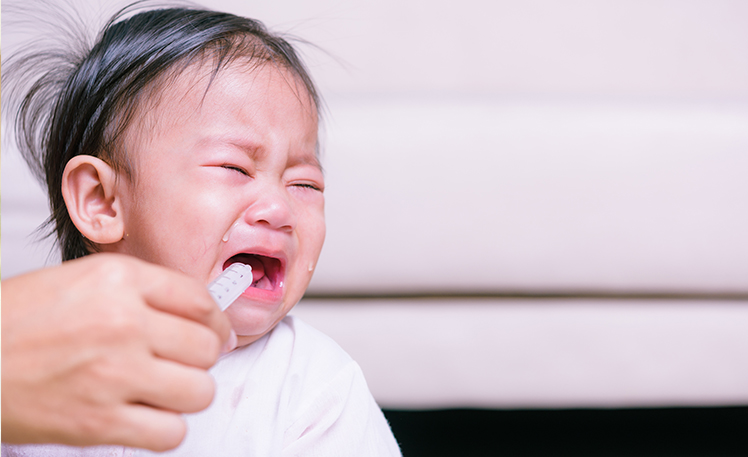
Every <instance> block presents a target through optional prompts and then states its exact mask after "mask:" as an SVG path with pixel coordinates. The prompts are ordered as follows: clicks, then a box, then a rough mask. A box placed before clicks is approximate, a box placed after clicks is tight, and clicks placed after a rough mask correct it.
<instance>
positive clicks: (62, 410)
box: [2, 254, 236, 451]
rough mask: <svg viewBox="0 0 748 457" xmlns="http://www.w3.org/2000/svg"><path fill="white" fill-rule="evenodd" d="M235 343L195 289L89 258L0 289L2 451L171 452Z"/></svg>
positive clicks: (128, 261)
mask: <svg viewBox="0 0 748 457" xmlns="http://www.w3.org/2000/svg"><path fill="white" fill-rule="evenodd" d="M235 344H236V336H235V334H233V332H232V331H231V326H230V323H229V321H228V319H227V318H226V317H225V316H224V315H223V313H221V312H220V310H219V309H218V307H217V306H216V304H215V303H214V302H213V300H212V299H211V297H210V295H209V294H208V292H207V289H206V287H205V285H204V284H200V283H199V282H197V281H195V280H193V279H191V278H189V277H187V276H185V275H182V274H180V273H177V272H174V271H171V270H168V269H166V268H163V267H159V266H156V265H152V264H149V263H146V262H143V261H141V260H138V259H135V258H133V257H128V256H123V255H118V254H94V255H91V256H88V257H85V258H82V259H78V260H74V261H70V262H65V263H63V264H62V265H60V266H57V267H53V268H48V269H44V270H39V271H36V272H33V273H29V274H25V275H21V276H18V277H15V278H11V279H7V280H5V281H3V282H2V389H3V395H2V439H3V442H9V443H42V442H48V443H49V442H55V443H63V444H71V445H79V446H83V445H94V444H122V445H126V446H133V447H142V448H148V449H152V450H157V451H159V450H166V449H170V448H173V447H176V446H177V445H178V444H179V443H180V442H181V441H182V439H183V438H184V434H185V432H186V426H185V423H184V420H183V419H182V417H181V413H189V412H196V411H199V410H202V409H204V408H206V407H207V406H208V405H209V404H210V402H211V401H212V399H213V394H214V390H215V386H214V383H213V379H212V377H211V376H210V374H209V373H208V372H207V371H206V370H207V369H208V368H210V367H211V366H212V365H213V364H214V363H215V362H216V360H217V359H218V357H219V355H220V352H221V351H222V348H223V349H224V351H225V350H228V349H232V348H233V345H235Z"/></svg>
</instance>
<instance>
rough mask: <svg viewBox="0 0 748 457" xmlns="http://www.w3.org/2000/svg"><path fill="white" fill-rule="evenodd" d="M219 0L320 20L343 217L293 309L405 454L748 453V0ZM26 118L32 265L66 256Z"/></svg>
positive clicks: (302, 28)
mask: <svg viewBox="0 0 748 457" xmlns="http://www.w3.org/2000/svg"><path fill="white" fill-rule="evenodd" d="M71 3H76V4H80V9H81V11H82V14H83V16H84V17H86V18H87V20H89V21H90V24H91V27H92V30H93V29H95V28H97V27H98V25H100V24H101V23H103V20H104V19H105V18H106V17H108V15H109V14H111V13H112V12H113V11H115V9H116V8H115V6H117V5H123V4H124V3H123V2H112V1H104V0H101V1H97V0H90V1H87V2H85V1H82V0H81V1H72V0H71ZM203 4H204V5H205V6H208V7H211V8H214V9H219V10H225V11H229V12H233V13H237V14H242V15H246V16H249V17H253V18H257V19H260V20H262V21H263V22H265V24H266V25H268V26H269V27H270V28H271V29H273V30H275V31H281V32H287V33H289V34H291V35H294V36H296V37H299V38H301V39H302V40H304V41H306V42H308V43H303V42H300V43H299V45H298V46H299V49H300V50H301V52H302V54H303V56H304V58H305V60H306V62H307V64H308V66H309V67H310V70H311V72H312V75H313V76H314V78H315V79H316V81H317V83H318V85H319V86H320V89H321V92H322V94H323V97H324V99H325V103H326V106H325V112H324V124H323V133H322V144H323V153H322V161H323V165H324V167H325V171H326V180H327V191H326V198H327V221H328V235H327V241H326V245H325V248H324V250H323V254H322V257H321V258H320V262H319V265H318V268H317V271H316V273H315V278H314V280H313V282H312V285H311V287H310V289H309V291H308V293H307V296H306V297H305V299H304V300H302V302H301V303H300V304H299V305H298V306H297V307H296V308H295V310H294V311H293V313H295V314H297V315H299V316H301V317H302V318H304V319H305V320H307V321H308V322H310V323H311V324H312V325H314V326H316V327H318V328H319V329H321V330H323V331H324V332H326V333H328V334H329V335H331V336H332V337H333V338H335V339H336V340H337V341H338V342H339V343H340V344H341V345H342V346H343V347H344V349H346V350H347V351H348V352H349V353H351V355H352V356H353V357H354V358H355V359H356V360H357V361H358V362H359V364H360V365H361V366H362V368H363V370H364V373H365V374H366V376H367V380H368V382H369V385H370V388H371V390H372V392H373V393H374V395H375V397H376V398H377V400H378V401H379V403H380V405H381V406H382V407H383V408H385V411H386V413H387V416H388V418H389V419H390V421H391V423H392V426H393V429H394V431H395V434H396V436H397V437H398V439H399V440H400V442H401V444H402V446H403V451H404V453H405V455H431V456H435V455H633V454H635V455H748V445H747V444H746V442H745V440H744V439H740V438H741V434H740V433H741V431H742V430H744V428H745V424H746V421H747V420H748V412H747V409H746V407H747V406H748V331H747V330H748V236H746V234H748V179H746V171H748V2H745V1H740V0H681V1H676V0H649V1H644V0H600V1H595V0H562V1H553V0H534V1H519V0H515V1H507V0H505V1H489V0H464V1H460V2H455V1H446V0H445V1H416V0H404V1H402V0H401V1H395V0H380V1H371V0H366V1H364V0H361V1H345V2H344V1H336V0H316V1H314V2H308V1H307V2H304V1H293V0H282V1H273V2H261V1H248V0H212V1H204V2H203ZM3 13H4V14H3V16H2V21H3V23H2V54H3V57H7V56H8V55H9V53H10V52H12V49H13V47H14V46H17V45H18V43H20V42H21V41H20V40H21V38H22V37H21V35H20V34H19V33H18V30H19V29H17V28H16V27H15V26H14V22H13V20H14V18H13V17H12V15H11V14H9V12H8V10H4V11H3ZM26 38H28V35H27V36H26ZM6 133H7V129H5V128H4V130H3V134H4V136H6V135H5V134H6ZM3 140H4V143H3V150H2V275H3V277H8V276H12V275H15V274H18V273H20V272H23V271H26V270H28V269H31V268H36V267H38V266H41V265H43V264H45V263H54V262H56V261H57V260H56V258H55V256H54V255H51V256H50V249H51V248H50V244H49V243H48V242H45V241H42V242H39V241H38V240H37V238H38V237H36V236H35V235H34V229H35V228H36V227H37V226H38V225H39V224H40V223H41V222H42V221H43V220H44V219H45V218H46V215H47V213H46V211H47V210H46V203H45V197H44V193H43V192H42V191H41V190H40V189H39V187H38V186H37V184H36V183H35V182H34V181H33V179H32V178H30V176H29V175H28V173H27V172H26V171H25V168H24V167H23V165H22V162H21V161H20V160H19V158H18V157H17V155H16V153H15V152H14V150H13V147H12V144H10V145H9V143H8V139H7V138H4V139H3Z"/></svg>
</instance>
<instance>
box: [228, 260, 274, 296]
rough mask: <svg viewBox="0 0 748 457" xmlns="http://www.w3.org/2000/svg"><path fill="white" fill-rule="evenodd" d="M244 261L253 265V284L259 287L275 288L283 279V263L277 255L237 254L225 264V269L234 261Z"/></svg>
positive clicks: (265, 288)
mask: <svg viewBox="0 0 748 457" xmlns="http://www.w3.org/2000/svg"><path fill="white" fill-rule="evenodd" d="M237 262H239V263H244V264H247V265H249V266H250V267H252V285H251V286H250V287H255V288H257V289H264V290H273V289H275V288H276V287H278V284H279V283H280V281H281V271H282V264H281V261H280V260H279V259H276V258H275V257H267V256H264V255H259V254H237V255H235V256H233V257H231V258H230V259H229V260H227V261H226V263H224V264H223V269H224V270H225V269H226V268H228V267H230V266H231V264H233V263H237Z"/></svg>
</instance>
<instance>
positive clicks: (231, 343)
mask: <svg viewBox="0 0 748 457" xmlns="http://www.w3.org/2000/svg"><path fill="white" fill-rule="evenodd" d="M236 344H237V338H236V332H235V331H234V329H233V328H232V329H231V333H230V334H229V339H228V341H226V344H224V345H223V349H221V355H223V354H228V353H229V352H231V351H233V350H234V349H236Z"/></svg>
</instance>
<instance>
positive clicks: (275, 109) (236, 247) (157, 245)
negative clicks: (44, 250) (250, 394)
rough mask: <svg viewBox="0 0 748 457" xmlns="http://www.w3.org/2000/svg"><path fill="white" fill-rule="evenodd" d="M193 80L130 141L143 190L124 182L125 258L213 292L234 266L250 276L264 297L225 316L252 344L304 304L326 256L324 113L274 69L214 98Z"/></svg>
mask: <svg viewBox="0 0 748 457" xmlns="http://www.w3.org/2000/svg"><path fill="white" fill-rule="evenodd" d="M208 71H209V70H208ZM189 73H190V72H187V74H185V75H182V76H180V77H179V78H178V80H177V83H176V84H174V85H172V86H169V88H167V89H166V90H165V92H164V93H162V94H160V96H161V98H160V99H159V102H158V104H157V105H156V106H155V108H154V109H152V110H150V111H149V112H147V113H145V114H143V116H144V117H143V120H142V121H141V122H139V123H137V124H139V125H136V126H135V128H132V129H131V130H130V131H129V132H128V137H127V138H126V139H125V145H126V147H127V148H128V151H127V152H128V154H129V157H130V158H131V160H132V162H133V168H134V176H135V178H134V180H133V181H128V180H127V179H124V178H123V179H121V180H120V184H119V185H120V186H123V187H122V190H123V192H120V194H121V195H123V199H122V210H123V215H124V221H125V227H126V230H125V231H126V235H125V238H124V239H123V241H121V242H119V243H118V244H117V245H116V250H117V251H119V252H124V253H128V254H131V255H135V256H137V257H140V258H142V259H145V260H148V261H151V262H154V263H157V264H161V265H166V266H169V267H172V268H175V269H178V270H181V271H183V272H185V273H187V274H188V275H190V276H193V277H195V278H198V279H200V280H201V281H203V282H205V284H206V285H207V284H208V283H209V282H210V281H211V280H213V279H214V278H215V277H216V276H218V275H219V274H220V273H221V272H222V271H223V270H224V269H225V268H227V267H228V266H229V265H230V264H232V263H233V262H234V261H240V262H243V263H247V264H249V265H251V266H252V269H253V277H254V281H255V282H254V284H253V286H252V287H250V288H249V289H247V291H246V292H244V294H243V295H242V296H241V297H240V298H239V299H238V300H237V301H236V302H234V304H233V305H232V306H231V307H229V308H228V310H227V311H226V312H227V314H228V316H229V318H230V319H231V322H232V324H233V327H234V330H235V331H236V333H237V334H238V335H239V344H240V345H242V344H248V343H250V342H252V341H254V340H256V339H258V338H259V337H260V336H262V335H264V334H265V333H267V332H268V331H269V330H270V329H272V328H273V327H274V326H275V324H276V323H278V321H280V320H281V319H282V318H283V317H284V316H285V315H286V314H287V313H288V311H289V310H290V309H291V308H292V307H293V306H294V305H295V304H296V303H297V302H298V300H299V299H300V298H301V296H302V295H303V293H304V291H305V290H306V288H307V285H308V284H309V281H310V279H311V277H312V272H313V270H314V267H315V265H316V262H317V258H318V257H319V253H320V250H321V249H322V243H323V241H324V237H325V218H324V197H323V190H324V178H323V175H322V171H321V169H320V165H319V163H318V161H317V156H316V144H317V114H316V109H315V107H314V106H313V103H312V102H311V100H310V99H309V95H308V94H307V93H306V91H305V90H304V89H303V85H302V84H300V83H297V81H296V80H295V79H294V77H293V76H292V75H290V74H289V73H287V72H285V71H281V70H279V69H277V68H275V67H273V66H272V65H264V66H262V67H259V68H255V69H253V70H247V69H246V68H244V67H243V66H241V65H234V66H233V67H230V68H228V69H226V70H224V71H222V72H221V73H219V75H218V76H217V77H216V79H215V80H214V81H213V82H212V85H211V86H210V89H209V90H208V91H207V93H206V92H205V89H206V87H207V80H208V78H207V77H204V76H205V74H206V71H202V73H200V74H201V75H202V76H203V77H201V78H195V75H194V74H192V75H190V74H189ZM141 111H143V110H141ZM137 131H140V132H147V133H133V132H137Z"/></svg>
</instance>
